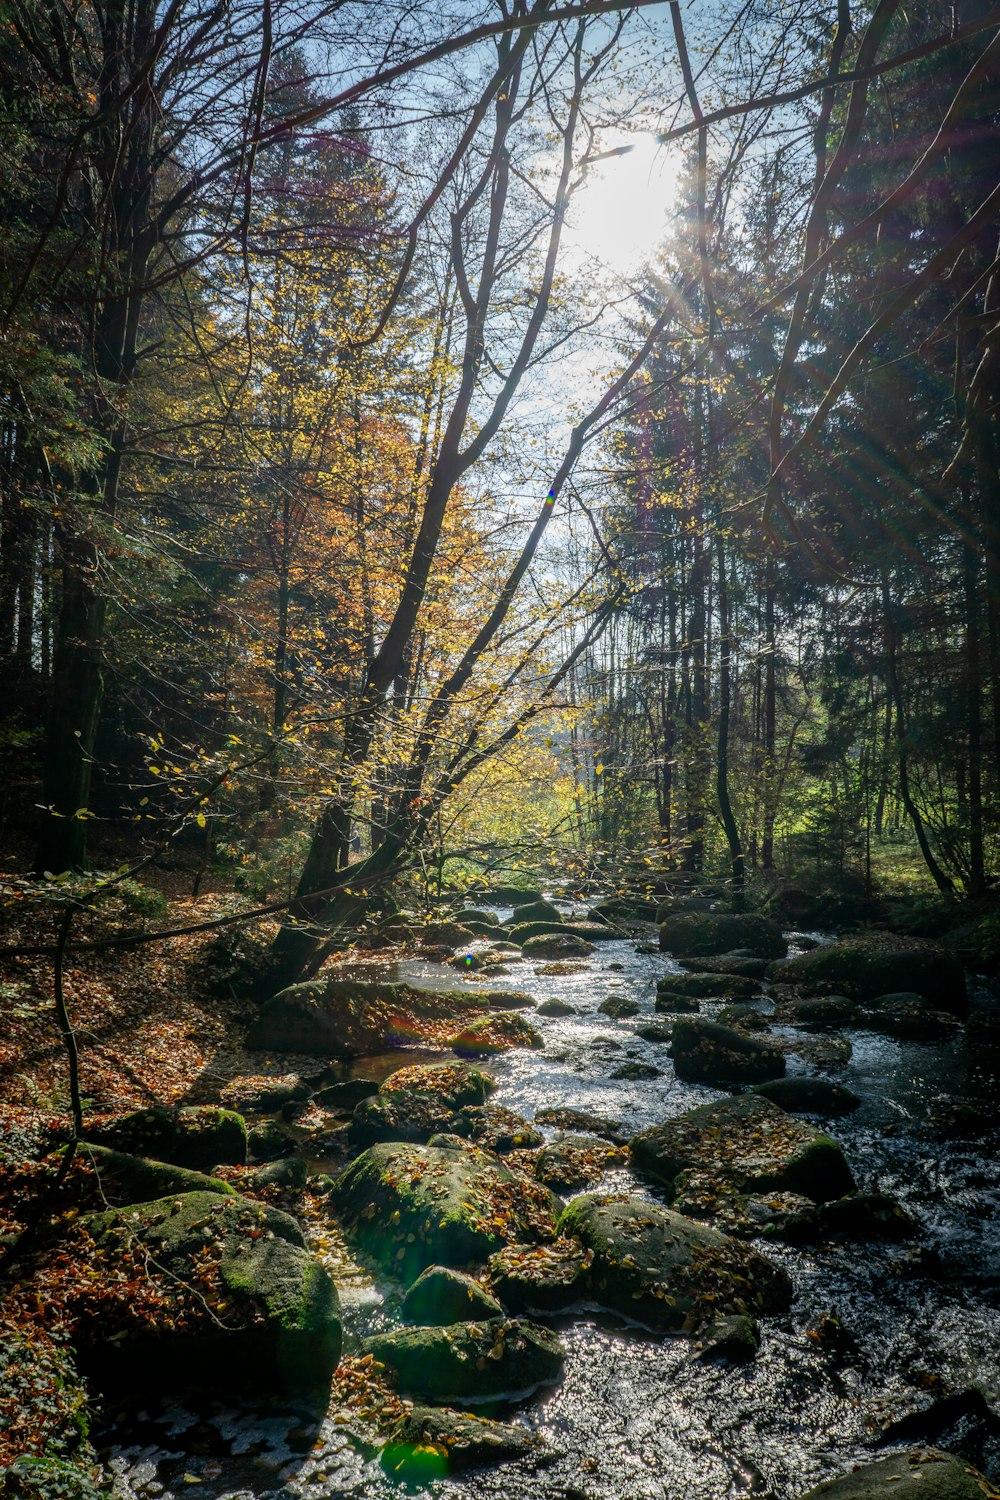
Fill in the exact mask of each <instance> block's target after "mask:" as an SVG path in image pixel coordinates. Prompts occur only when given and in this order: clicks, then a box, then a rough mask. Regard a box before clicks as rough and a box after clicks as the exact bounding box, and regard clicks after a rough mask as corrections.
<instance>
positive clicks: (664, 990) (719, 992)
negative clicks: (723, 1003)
mask: <svg viewBox="0 0 1000 1500" xmlns="http://www.w3.org/2000/svg"><path fill="white" fill-rule="evenodd" d="M656 993H657V997H659V996H660V995H693V996H694V998H695V999H696V1000H748V999H749V998H750V997H751V995H759V994H760V985H759V984H758V983H757V981H756V980H755V979H745V978H743V977H742V976H741V975H739V974H691V973H688V974H667V975H665V976H664V978H662V979H658V980H657V981H656Z"/></svg>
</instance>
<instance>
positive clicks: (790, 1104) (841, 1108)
mask: <svg viewBox="0 0 1000 1500" xmlns="http://www.w3.org/2000/svg"><path fill="white" fill-rule="evenodd" d="M753 1092H754V1093H755V1094H760V1095H761V1096H762V1097H763V1098H765V1099H770V1101H771V1103H772V1104H776V1105H777V1106H778V1108H779V1109H784V1110H787V1111H788V1113H789V1114H793V1115H846V1114H850V1112H851V1110H852V1109H857V1108H858V1106H859V1105H860V1103H861V1100H860V1099H859V1098H858V1096H857V1094H855V1093H852V1091H851V1090H850V1089H847V1088H845V1087H844V1085H843V1084H842V1083H831V1082H830V1081H829V1079H827V1078H773V1079H772V1080H771V1082H770V1083H758V1084H757V1085H756V1087H755V1088H754V1090H753Z"/></svg>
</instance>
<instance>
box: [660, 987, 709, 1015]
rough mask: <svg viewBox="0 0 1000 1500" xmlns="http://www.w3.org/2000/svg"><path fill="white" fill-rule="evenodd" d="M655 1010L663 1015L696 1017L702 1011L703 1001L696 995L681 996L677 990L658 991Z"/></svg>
mask: <svg viewBox="0 0 1000 1500" xmlns="http://www.w3.org/2000/svg"><path fill="white" fill-rule="evenodd" d="M653 1009H654V1010H656V1011H658V1012H659V1013H660V1014H661V1015H672V1016H695V1015H697V1014H698V1012H699V1011H700V1010H701V1001H700V1000H697V999H696V998H695V996H694V995H680V994H678V993H677V991H676V990H670V991H665V992H664V993H663V994H662V995H661V994H660V993H659V991H657V995H656V1000H655V1002H654V1005H653Z"/></svg>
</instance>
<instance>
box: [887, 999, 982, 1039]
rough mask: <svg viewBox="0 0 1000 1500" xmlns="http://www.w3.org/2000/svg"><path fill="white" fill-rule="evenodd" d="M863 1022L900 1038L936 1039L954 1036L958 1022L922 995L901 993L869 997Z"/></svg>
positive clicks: (888, 1034)
mask: <svg viewBox="0 0 1000 1500" xmlns="http://www.w3.org/2000/svg"><path fill="white" fill-rule="evenodd" d="M864 1024H865V1025H866V1026H867V1027H868V1028H869V1029H870V1030H872V1031H881V1032H883V1033H884V1035H886V1036H895V1037H899V1038H900V1040H901V1041H914V1042H937V1041H944V1040H946V1039H947V1038H948V1037H950V1036H954V1035H955V1032H956V1030H957V1028H958V1025H959V1022H958V1020H957V1019H956V1017H955V1016H953V1015H951V1014H949V1012H947V1011H943V1010H936V1009H935V1008H934V1007H933V1006H932V1005H931V1003H930V1001H928V1000H926V999H925V998H924V996H923V995H917V994H915V993H912V992H902V993H899V994H893V995H876V996H875V998H874V999H873V1000H870V1001H869V1002H868V1010H867V1012H866V1014H865V1018H864Z"/></svg>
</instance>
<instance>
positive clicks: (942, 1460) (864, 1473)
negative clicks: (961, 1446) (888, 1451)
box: [799, 1448, 994, 1500]
mask: <svg viewBox="0 0 1000 1500" xmlns="http://www.w3.org/2000/svg"><path fill="white" fill-rule="evenodd" d="M993 1493H994V1487H993V1485H991V1484H990V1482H989V1480H988V1479H987V1478H986V1476H985V1475H984V1474H980V1472H979V1470H978V1469H975V1468H973V1466H972V1464H970V1463H967V1462H966V1460H965V1459H964V1458H958V1457H957V1456H956V1455H955V1454H954V1453H944V1452H943V1451H942V1450H941V1449H940V1448H914V1449H912V1450H911V1451H910V1452H909V1453H895V1454H893V1456H892V1457H891V1458H881V1459H879V1460H878V1461H877V1462H876V1463H872V1464H862V1465H861V1466H860V1468H857V1469H854V1470H852V1472H851V1473H850V1474H840V1475H838V1477H837V1478H836V1479H825V1480H824V1481H823V1483H822V1484H818V1485H816V1487H815V1488H814V1489H811V1490H809V1491H808V1493H806V1494H804V1495H802V1496H800V1497H799V1500H983V1496H984V1495H986V1496H989V1495H991V1494H993Z"/></svg>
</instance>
